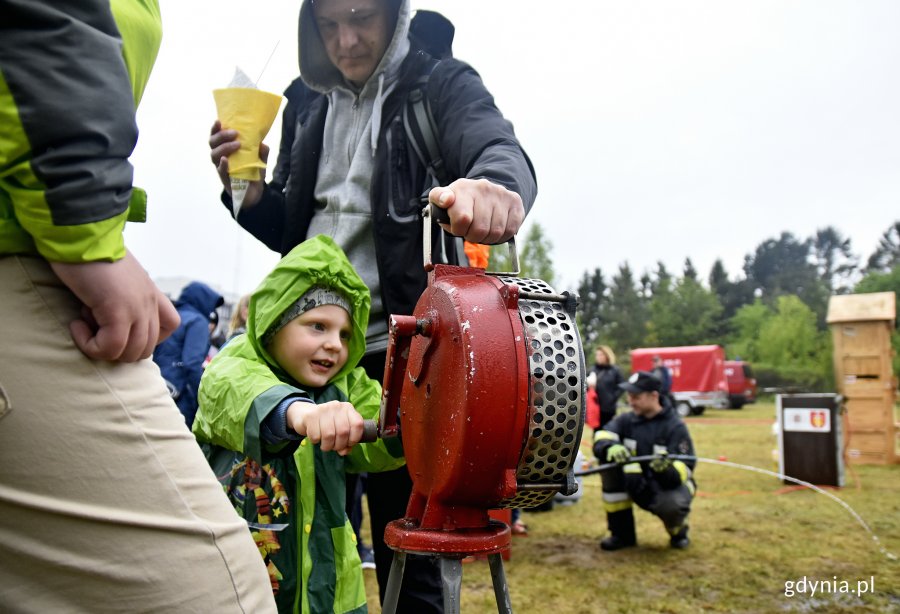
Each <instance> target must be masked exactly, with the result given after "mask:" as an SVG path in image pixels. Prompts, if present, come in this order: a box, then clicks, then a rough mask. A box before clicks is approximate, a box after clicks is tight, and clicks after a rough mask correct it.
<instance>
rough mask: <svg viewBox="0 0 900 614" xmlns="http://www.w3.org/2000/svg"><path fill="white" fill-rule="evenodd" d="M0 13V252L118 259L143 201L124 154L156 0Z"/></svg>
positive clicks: (29, 4) (34, 6)
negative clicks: (128, 223)
mask: <svg viewBox="0 0 900 614" xmlns="http://www.w3.org/2000/svg"><path fill="white" fill-rule="evenodd" d="M0 22H2V26H0V118H2V119H0V135H2V136H0V178H2V180H0V255H7V254H28V255H40V256H41V257H42V258H45V259H46V260H50V261H56V262H92V261H105V262H112V261H116V260H119V259H121V258H123V257H124V256H125V241H124V239H123V237H122V228H123V226H124V224H125V221H126V218H127V219H128V221H143V219H144V217H145V216H144V213H145V209H146V204H147V195H146V194H145V193H144V192H143V190H140V189H138V188H132V176H133V169H132V167H131V164H130V163H129V161H128V158H129V156H131V153H132V151H133V150H134V146H135V143H136V142H137V136H138V131H137V125H136V123H135V120H134V110H135V108H136V106H137V104H138V103H139V102H140V100H141V96H142V95H143V92H144V86H145V85H146V83H147V80H148V79H149V77H150V69H151V68H152V66H153V62H154V61H155V59H156V53H157V50H158V49H159V43H160V39H161V37H162V22H161V19H160V15H159V6H158V3H157V2H156V1H155V0H143V1H137V0H127V1H121V2H109V0H82V1H81V2H38V1H37V0H27V1H17V2H7V1H2V2H0ZM50 39H52V41H53V42H52V44H49V43H48V40H50Z"/></svg>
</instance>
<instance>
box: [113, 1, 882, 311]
mask: <svg viewBox="0 0 900 614" xmlns="http://www.w3.org/2000/svg"><path fill="white" fill-rule="evenodd" d="M162 5H163V6H162V9H163V22H164V35H163V44H162V49H161V51H160V55H159V59H158V61H157V63H156V67H155V69H154V73H153V76H152V77H151V80H150V83H149V85H148V88H147V90H146V93H145V95H144V100H143V103H142V105H141V107H140V109H139V112H138V125H139V128H140V130H141V135H140V140H139V143H138V147H137V150H136V151H135V154H134V156H133V157H132V162H133V163H134V165H135V183H136V185H139V186H141V187H143V188H145V189H146V190H147V191H148V193H149V195H150V201H149V220H148V222H147V224H144V225H129V226H128V229H127V230H126V241H127V243H128V245H129V246H130V248H131V249H132V251H133V252H134V253H135V254H136V255H137V256H138V258H139V259H140V261H141V262H142V263H143V265H144V266H145V268H147V270H148V271H149V273H150V274H151V276H152V277H154V278H155V279H159V280H164V279H166V278H175V277H178V278H188V279H199V280H202V281H206V282H207V283H210V284H211V285H213V286H214V287H216V288H218V289H219V290H221V291H223V292H226V293H228V294H240V293H243V292H247V291H250V290H252V289H253V288H254V287H255V286H256V285H257V283H258V282H259V280H260V279H261V278H262V277H263V276H264V275H265V274H266V273H267V272H268V270H269V269H270V268H271V267H272V266H273V265H274V264H275V262H276V261H277V259H278V256H277V255H276V254H274V253H272V252H270V251H269V250H268V249H267V248H265V247H264V246H262V244H260V243H259V242H257V241H256V240H255V239H253V238H252V237H250V236H249V235H247V234H246V233H245V232H244V231H243V230H241V229H240V228H239V227H238V226H237V225H236V224H235V223H234V222H233V221H232V220H231V218H230V216H229V215H228V214H227V212H226V211H225V209H224V207H222V205H221V204H220V203H219V201H218V193H219V190H220V184H219V183H218V179H217V177H216V174H215V171H214V169H213V167H212V164H211V163H210V161H209V147H208V145H207V138H208V133H209V127H210V125H211V124H212V122H213V120H214V119H215V105H214V104H213V99H212V94H211V91H212V90H213V89H214V88H216V87H223V86H225V85H227V84H228V81H229V80H230V79H231V76H232V73H233V72H234V69H235V66H240V67H241V68H242V69H243V70H245V71H246V72H247V73H248V74H249V75H250V76H251V77H253V78H256V77H257V76H259V75H260V72H262V76H261V77H260V79H259V86H260V88H262V89H267V90H269V91H273V92H280V91H282V90H283V89H284V88H285V87H286V86H287V84H288V83H290V81H291V80H292V79H293V78H294V77H295V76H296V75H297V74H298V69H297V44H296V22H297V11H298V7H299V2H298V1H297V0H293V1H286V0H256V1H255V2H253V3H248V2H246V1H245V0H215V1H213V0H191V1H190V2H182V1H179V0H162ZM413 7H414V8H423V9H433V10H438V11H440V12H442V13H443V14H444V15H446V16H447V17H449V18H450V19H451V20H452V21H453V22H454V24H455V25H456V39H455V43H454V52H455V55H456V56H457V57H458V58H460V59H462V60H465V61H467V62H469V63H471V64H472V65H473V66H474V67H475V68H476V69H477V70H478V72H479V73H480V74H481V76H482V78H483V79H484V82H485V83H486V85H487V87H488V88H489V89H490V90H491V92H492V93H493V94H494V97H495V98H496V101H497V104H498V106H499V107H500V109H501V110H502V111H503V113H504V114H505V115H506V116H507V117H508V118H509V119H510V120H511V121H512V122H513V123H514V125H515V128H516V132H517V134H518V136H519V138H520V139H521V141H522V143H523V145H524V146H525V148H526V150H527V152H528V154H529V155H530V157H531V159H532V161H533V162H534V165H535V168H536V170H537V175H538V187H539V195H538V199H537V202H536V203H535V206H534V209H533V210H532V213H531V215H530V216H529V218H528V221H527V222H526V225H525V227H524V229H523V231H522V232H521V233H520V236H524V233H526V232H527V230H528V227H529V224H530V223H532V222H538V223H540V224H541V226H543V228H544V229H545V230H546V233H547V235H548V238H549V239H550V240H551V241H552V242H553V246H554V247H553V252H552V255H553V259H554V264H555V269H556V271H557V275H558V276H559V278H558V280H557V281H558V284H557V285H558V286H559V288H558V289H566V288H574V287H575V285H576V284H577V281H578V280H579V279H580V277H581V276H582V274H583V273H584V272H585V271H586V270H592V269H593V268H595V267H600V268H601V269H602V270H603V272H604V274H605V275H606V276H607V278H609V277H611V276H612V274H613V273H615V272H616V270H617V269H618V267H619V265H620V264H621V263H622V262H625V261H627V262H628V263H629V264H630V265H631V267H632V269H633V270H634V271H635V273H636V275H640V273H641V272H643V271H645V270H652V269H654V268H655V266H656V262H657V261H659V260H661V261H663V262H664V263H665V265H666V266H667V268H669V270H670V271H672V272H680V271H681V269H682V263H683V262H684V259H685V258H686V257H690V258H691V259H692V260H693V262H694V265H695V267H696V268H697V269H698V271H699V272H700V274H701V276H702V277H703V278H704V279H705V278H706V277H707V275H708V273H709V269H710V267H711V266H712V264H713V262H714V261H715V259H716V258H721V259H722V260H723V262H724V263H725V266H726V269H727V270H728V272H729V273H730V274H731V275H732V277H735V276H737V275H738V274H739V273H740V271H741V266H742V263H743V257H744V255H745V254H747V253H748V252H751V251H753V249H754V248H755V247H756V245H758V244H759V243H760V242H762V241H764V240H765V239H767V238H770V237H775V236H777V235H778V234H780V233H781V232H782V231H790V232H792V233H794V234H795V235H797V236H798V237H799V238H805V237H807V236H810V235H812V234H813V233H814V232H815V231H816V229H818V228H821V227H824V226H827V225H833V226H836V227H837V228H838V229H839V230H840V231H842V232H843V233H844V234H845V235H847V236H849V237H850V238H851V239H852V244H853V247H854V250H855V251H856V252H857V253H859V254H860V255H861V256H862V257H863V258H867V257H868V255H869V254H870V253H871V252H872V250H873V249H874V247H875V245H876V243H877V241H878V238H879V236H880V235H881V233H883V232H884V231H885V230H886V229H887V228H888V226H890V225H891V224H892V223H893V222H894V221H896V220H898V219H900V79H898V78H897V77H898V74H900V36H898V34H897V33H898V31H900V2H898V1H896V0H752V1H751V0H742V1H734V0H704V1H684V0H666V1H640V0H629V1H627V2H625V1H617V2H610V1H604V0H570V1H569V2H564V3H548V2H537V1H535V0H517V1H515V2H513V1H511V0H509V1H502V0H492V1H485V0H479V1H477V2H476V1H470V0H443V1H442V0H432V1H430V2H425V1H414V2H413ZM273 50H274V53H273ZM270 55H271V61H269V62H268V66H266V61H267V58H269V57H270ZM264 66H265V70H264V71H263V67H264ZM279 134H280V124H279V123H278V122H276V125H275V126H274V127H273V129H272V131H271V133H270V136H269V138H268V139H267V142H268V143H269V144H270V145H271V146H272V147H273V150H276V151H277V142H278V135H279ZM273 162H274V160H273ZM270 166H271V165H270Z"/></svg>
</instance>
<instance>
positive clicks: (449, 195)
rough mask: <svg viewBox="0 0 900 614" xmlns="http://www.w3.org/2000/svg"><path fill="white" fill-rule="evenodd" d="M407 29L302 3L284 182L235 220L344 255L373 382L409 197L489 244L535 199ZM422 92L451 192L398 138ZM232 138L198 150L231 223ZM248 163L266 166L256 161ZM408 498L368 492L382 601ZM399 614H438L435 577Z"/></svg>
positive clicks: (381, 7)
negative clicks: (368, 306)
mask: <svg viewBox="0 0 900 614" xmlns="http://www.w3.org/2000/svg"><path fill="white" fill-rule="evenodd" d="M410 17H411V16H410V8H409V1H408V0H305V1H304V2H303V4H302V6H301V9H300V26H299V30H300V31H299V42H300V75H301V78H302V82H301V83H299V84H294V85H293V86H292V88H291V91H290V92H289V94H290V95H289V108H290V116H289V121H291V122H293V131H291V129H290V127H288V128H287V129H286V130H284V133H285V134H292V135H293V142H292V145H291V148H290V150H289V151H290V153H289V158H290V160H289V162H288V163H285V161H284V159H283V158H282V159H280V160H279V164H278V167H279V168H283V167H287V168H288V169H289V173H288V177H287V178H286V180H283V179H282V178H278V181H277V182H275V181H273V183H272V184H269V185H267V184H265V182H264V181H263V180H262V178H261V179H260V181H257V182H253V183H252V184H251V186H250V189H249V190H248V192H247V194H246V196H245V198H244V201H243V206H242V209H241V211H240V214H239V217H238V219H237V221H238V223H239V224H241V226H243V227H244V228H246V229H247V230H248V231H250V232H251V233H252V234H253V235H254V236H256V237H257V238H259V239H260V240H261V241H263V242H264V243H265V244H266V245H268V246H269V247H270V248H272V249H273V250H276V251H280V252H281V253H287V252H288V251H290V249H291V248H292V247H294V246H295V245H296V244H297V243H299V242H301V241H303V240H304V239H305V238H307V237H311V236H314V235H316V234H326V235H329V236H331V237H333V238H334V239H335V241H336V242H337V243H338V245H340V246H341V248H343V249H344V251H345V252H346V253H347V255H348V257H349V259H350V261H351V263H352V264H353V265H354V267H355V268H356V269H357V271H358V272H359V274H360V276H361V277H362V278H363V280H364V281H365V282H366V285H367V286H368V287H369V289H370V290H371V292H372V314H371V318H370V324H369V329H368V333H367V338H366V345H367V350H366V351H367V355H366V357H365V358H364V359H363V361H362V362H361V363H360V364H362V365H363V366H364V367H366V370H367V372H368V373H369V375H370V376H371V377H373V378H375V379H378V380H381V379H382V377H383V372H384V360H385V350H386V347H387V336H388V335H387V319H388V316H389V315H390V314H410V313H412V310H413V308H414V306H415V304H416V301H417V300H418V298H419V296H420V295H421V293H422V291H423V290H424V289H425V286H426V283H427V280H426V275H425V273H424V270H423V267H422V221H421V216H420V209H421V205H420V204H419V197H420V196H421V195H423V194H427V195H428V198H429V200H430V201H431V202H432V203H434V204H436V205H437V206H439V207H442V208H444V209H447V212H448V215H449V217H450V224H449V227H447V228H446V229H447V230H449V231H450V232H451V233H452V234H453V235H455V236H459V237H464V238H465V239H466V240H468V241H471V242H475V243H500V242H503V241H506V240H507V239H509V238H510V237H512V236H513V235H514V234H515V233H516V232H517V231H518V230H519V227H520V226H521V224H522V222H523V220H524V218H525V215H526V213H527V211H528V210H529V209H530V208H531V205H532V204H533V203H534V199H535V197H536V194H537V184H536V180H535V176H534V169H533V168H532V166H531V162H530V161H529V160H528V157H527V155H526V154H525V152H524V150H523V149H522V147H521V146H520V145H519V142H518V140H517V139H516V137H515V133H514V131H513V128H512V125H511V124H510V123H509V122H508V121H507V120H506V119H504V118H503V116H502V114H501V113H500V111H499V110H498V109H497V107H496V106H495V105H494V101H493V98H492V97H491V95H490V93H489V92H488V91H487V89H486V88H485V87H484V84H483V83H482V81H481V78H480V77H479V76H478V74H477V73H476V72H475V71H474V69H472V68H471V67H470V66H468V65H467V64H465V63H463V62H460V61H458V60H456V59H453V58H448V59H444V60H441V61H440V62H435V60H434V59H433V58H432V57H431V56H430V55H429V54H428V53H427V52H426V51H424V48H426V47H427V42H428V41H422V40H419V39H417V38H416V37H415V36H413V35H410V31H409V29H410ZM423 79H426V80H427V85H426V86H425V88H424V93H425V95H426V96H427V98H428V103H429V107H430V110H431V112H432V115H433V118H434V124H435V127H436V131H435V132H436V138H437V140H438V145H439V148H440V151H441V155H442V158H443V162H444V166H445V170H446V175H447V176H449V177H453V178H455V179H454V180H453V181H450V182H449V183H447V184H446V185H438V182H437V181H436V180H435V179H434V177H433V176H432V175H431V174H430V173H429V171H428V169H427V168H426V167H425V164H424V163H423V162H422V161H421V160H420V159H419V158H418V156H417V154H416V153H415V151H414V147H413V144H411V143H410V142H408V140H407V136H406V132H405V130H404V127H403V118H402V114H403V110H404V107H405V104H406V101H407V98H408V96H409V93H410V91H412V90H413V89H415V88H417V87H420V84H421V82H422V80H423ZM286 116H288V114H287V113H286ZM239 138H240V135H238V134H237V132H236V131H235V130H230V129H228V127H227V126H224V127H223V126H222V125H221V124H220V123H219V122H216V123H215V124H214V125H213V129H212V134H211V136H210V139H209V144H210V148H211V150H212V151H211V157H212V161H213V164H214V165H215V166H216V167H217V170H218V173H219V175H220V178H221V179H222V182H223V185H224V186H225V192H224V193H223V203H224V204H226V205H227V206H229V211H230V210H231V209H230V197H229V196H228V190H229V185H230V183H229V181H228V160H227V156H228V155H229V154H230V153H233V152H234V151H236V150H237V149H238V147H239ZM281 151H282V152H286V151H288V150H287V149H286V148H285V147H284V146H282V148H281ZM260 154H261V157H263V158H265V157H266V156H267V154H268V148H267V147H265V146H263V147H262V148H261V151H260ZM282 155H284V154H282ZM282 185H284V189H283V190H282ZM442 235H444V233H435V235H434V237H433V245H432V253H433V256H432V260H433V261H434V262H441V261H449V262H450V263H454V264H455V263H457V260H456V258H457V256H456V252H455V250H453V249H452V247H453V243H452V237H449V236H446V235H444V236H442ZM392 474H393V475H392ZM410 487H411V483H410V482H409V476H408V474H407V473H406V471H405V469H401V470H399V471H398V472H390V473H383V474H378V475H377V476H374V475H373V476H370V478H369V484H368V493H369V494H368V500H369V508H370V516H371V520H372V533H373V541H374V545H375V553H376V566H377V571H378V580H379V586H380V588H381V593H382V598H383V596H384V588H385V585H386V582H387V576H388V573H389V569H390V560H391V556H392V554H391V552H390V550H389V549H387V548H386V547H385V546H384V544H383V541H382V535H383V529H384V525H385V524H386V523H387V522H389V521H390V520H392V519H395V518H399V517H401V516H402V515H403V513H404V512H405V506H406V501H407V499H408V497H409V491H410ZM411 563H412V564H411ZM399 607H400V610H401V611H409V612H440V611H442V606H441V597H440V583H439V576H438V575H437V569H436V567H434V566H431V565H430V564H429V563H428V562H427V561H425V562H420V564H418V566H417V564H416V563H414V562H411V561H409V560H408V562H407V569H406V573H405V574H404V584H403V589H402V592H401V599H400V604H399Z"/></svg>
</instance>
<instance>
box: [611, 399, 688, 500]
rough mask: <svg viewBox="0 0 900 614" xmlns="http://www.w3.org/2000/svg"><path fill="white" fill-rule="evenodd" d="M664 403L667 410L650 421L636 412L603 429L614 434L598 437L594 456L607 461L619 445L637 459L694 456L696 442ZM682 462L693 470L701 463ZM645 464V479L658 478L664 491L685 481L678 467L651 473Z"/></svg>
mask: <svg viewBox="0 0 900 614" xmlns="http://www.w3.org/2000/svg"><path fill="white" fill-rule="evenodd" d="M661 402H663V410H662V411H661V412H660V413H658V414H656V415H655V416H653V417H652V418H650V419H649V420H648V419H647V418H643V417H641V416H638V415H637V414H636V413H634V412H633V411H629V412H627V413H624V414H619V415H618V416H616V417H615V418H614V419H613V420H612V421H611V422H610V423H609V424H607V425H606V426H605V427H604V429H603V431H605V433H606V434H611V435H608V436H604V435H598V436H597V437H596V439H595V441H594V456H596V457H597V458H599V459H602V461H603V462H605V460H606V450H607V448H609V447H610V446H612V445H613V444H617V443H621V444H623V445H625V447H627V448H628V449H629V450H631V453H632V455H634V456H647V455H651V454H659V453H660V452H662V451H666V452H667V453H668V454H684V455H689V456H693V455H694V443H693V442H692V441H691V435H690V433H688V429H687V426H686V425H685V424H684V422H683V421H682V420H681V418H680V417H678V414H677V413H676V412H675V409H674V408H673V407H672V406H671V405H670V404H669V403H668V401H665V400H664V399H661ZM681 462H682V463H683V464H684V465H685V466H687V467H688V468H690V469H691V470H693V468H694V467H695V466H696V464H697V463H696V461H695V460H686V461H681ZM643 465H644V467H643V469H644V471H643V473H644V476H645V477H647V478H652V479H655V480H656V481H657V482H658V483H659V485H660V486H661V487H663V488H676V487H677V486H679V485H680V484H682V482H683V479H682V477H683V476H682V474H681V473H680V472H679V471H678V470H677V468H676V467H670V468H669V469H668V470H666V471H664V472H661V473H655V472H653V471H651V470H650V468H649V467H648V466H647V463H644V464H643Z"/></svg>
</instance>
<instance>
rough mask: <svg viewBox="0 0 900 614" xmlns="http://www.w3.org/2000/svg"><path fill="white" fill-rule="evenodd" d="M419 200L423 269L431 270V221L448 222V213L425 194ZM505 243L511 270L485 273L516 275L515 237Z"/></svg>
mask: <svg viewBox="0 0 900 614" xmlns="http://www.w3.org/2000/svg"><path fill="white" fill-rule="evenodd" d="M419 202H420V203H421V204H423V205H424V207H422V222H423V223H422V256H423V260H424V262H425V271H426V272H431V271H432V270H433V269H434V263H433V262H432V261H431V224H432V221H433V222H434V223H435V224H449V223H450V214H449V213H448V212H447V210H446V209H443V208H441V207H438V206H437V205H435V204H433V203H431V202H430V201H429V200H428V197H427V196H423V197H421V198H420V199H419ZM506 244H507V245H509V262H510V264H511V265H512V268H513V270H512V271H503V272H501V271H485V272H486V273H489V274H491V275H508V276H511V277H518V275H519V270H520V268H519V254H518V252H517V251H516V237H515V236H513V237H510V239H509V241H507V242H506ZM498 245H499V244H498Z"/></svg>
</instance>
